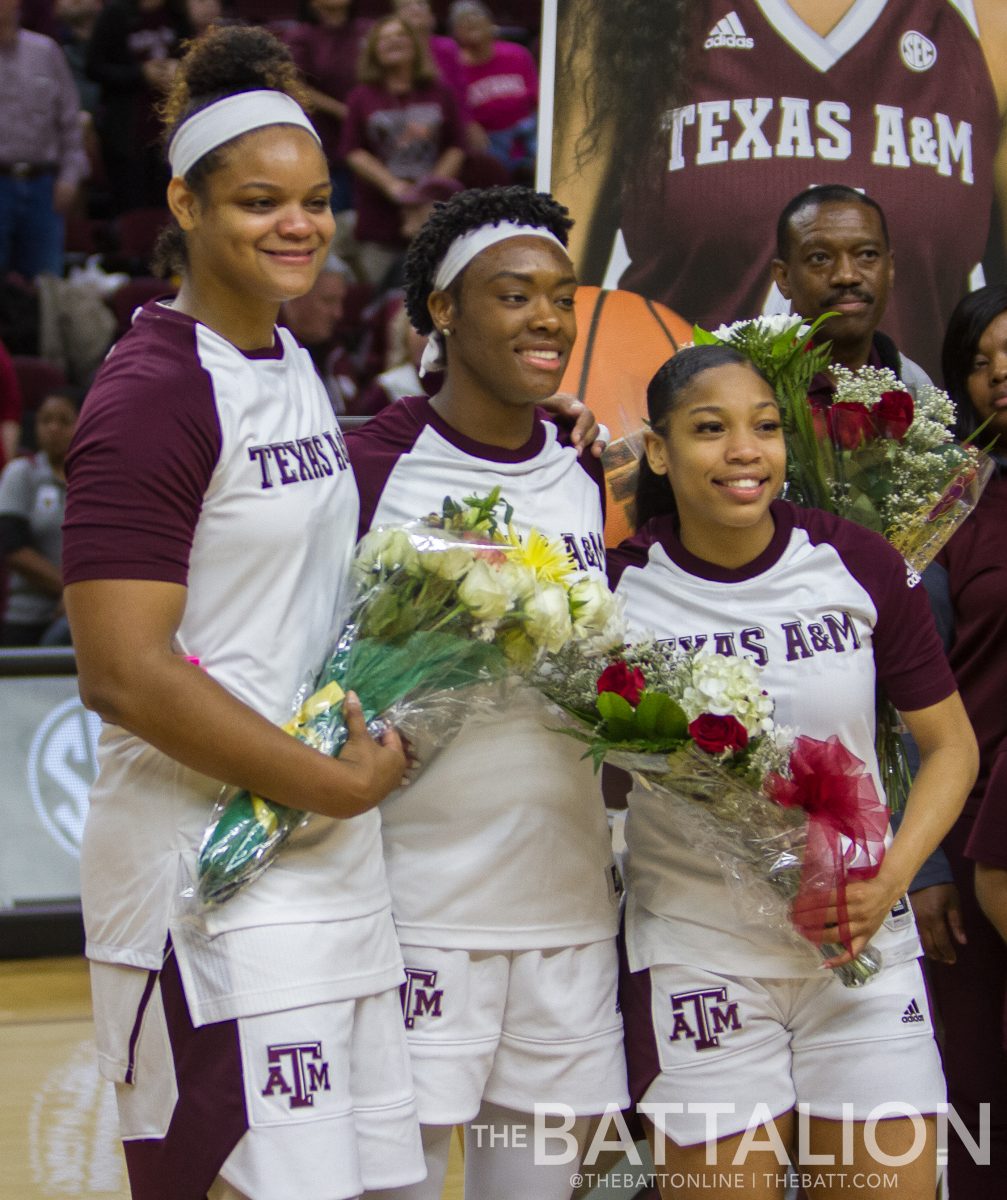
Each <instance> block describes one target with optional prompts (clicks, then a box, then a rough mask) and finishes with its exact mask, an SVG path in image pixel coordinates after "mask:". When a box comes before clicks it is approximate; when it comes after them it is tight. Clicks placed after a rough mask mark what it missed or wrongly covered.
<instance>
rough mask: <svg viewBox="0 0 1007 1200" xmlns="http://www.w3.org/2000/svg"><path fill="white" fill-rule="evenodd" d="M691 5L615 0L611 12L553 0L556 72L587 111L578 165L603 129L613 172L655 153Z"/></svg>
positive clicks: (681, 84) (678, 89) (590, 2)
mask: <svg viewBox="0 0 1007 1200" xmlns="http://www.w3.org/2000/svg"><path fill="white" fill-rule="evenodd" d="M698 7H699V6H698V5H696V4H693V3H690V0H620V2H619V5H618V13H616V12H615V11H613V6H611V5H605V4H597V3H595V2H594V0H561V4H560V14H559V46H560V47H561V53H562V58H561V60H560V61H558V62H557V64H556V75H557V79H564V80H568V81H574V80H576V81H577V83H576V86H578V87H579V88H580V91H581V98H582V100H583V102H584V107H585V111H586V113H587V122H586V124H585V125H584V127H583V129H582V130H581V132H580V135H579V136H578V138H577V141H576V147H575V153H576V160H577V163H578V165H579V166H580V167H583V166H584V165H585V164H586V163H587V162H588V161H589V160H590V159H591V158H592V157H593V156H594V155H595V154H596V153H597V152H598V148H599V142H600V140H601V137H602V134H603V131H604V130H606V129H608V128H612V129H615V130H617V131H618V136H617V137H616V138H615V139H614V152H615V155H616V163H615V164H614V166H615V169H616V170H617V172H618V175H617V177H621V173H622V170H623V169H624V168H626V167H629V168H630V169H638V167H639V163H640V162H641V161H642V160H644V159H646V158H647V157H648V156H649V155H650V154H651V153H653V152H654V151H655V147H656V144H657V143H658V142H659V141H660V140H661V135H662V134H663V133H664V131H665V129H666V125H667V113H668V111H669V110H670V109H671V108H673V107H674V106H675V105H676V104H679V103H681V101H682V98H683V96H684V95H685V92H686V87H687V81H686V74H687V66H688V63H687V59H688V55H689V50H690V47H691V46H692V44H693V41H694V38H695V35H696V34H697V33H698V32H701V31H700V30H699V28H698V25H697V20H698V17H699V16H700V14H699V13H698V11H697V10H698ZM585 47H590V48H591V53H590V55H589V58H588V59H587V68H586V69H585V58H584V48H585Z"/></svg>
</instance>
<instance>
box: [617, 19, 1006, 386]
mask: <svg viewBox="0 0 1007 1200" xmlns="http://www.w3.org/2000/svg"><path fill="white" fill-rule="evenodd" d="M700 7H701V9H702V14H703V20H702V24H701V26H700V31H701V35H700V37H699V38H698V41H697V42H696V44H695V47H694V50H693V52H692V54H691V56H690V60H689V67H688V71H689V79H690V81H691V82H690V86H689V103H688V104H685V105H682V106H681V107H679V108H676V109H674V110H672V111H671V112H669V113H667V114H666V117H665V124H666V127H667V132H666V141H665V149H666V151H667V156H666V158H664V160H663V161H664V169H663V172H662V176H661V178H660V179H659V180H655V179H654V178H653V177H651V176H648V175H647V173H645V172H642V171H641V172H637V173H636V176H637V177H635V178H630V179H628V180H627V182H626V185H625V193H624V198H623V204H622V214H623V215H622V228H623V233H624V236H625V240H626V247H627V250H628V252H629V257H630V259H631V265H630V266H629V267H628V268H627V270H626V271H625V273H624V274H623V276H622V279H621V282H620V286H621V287H624V288H630V289H632V290H633V291H638V292H642V293H643V294H644V295H646V296H649V297H651V298H652V299H657V300H661V301H663V302H664V303H666V304H668V305H669V306H670V307H671V308H673V309H674V310H675V311H677V312H680V313H681V314H682V315H683V316H685V317H686V318H687V319H689V320H694V321H698V322H699V323H700V324H703V325H705V326H706V327H707V328H712V327H714V326H716V325H717V324H719V323H720V322H721V321H731V320H735V319H738V318H741V317H748V316H754V315H755V314H757V313H760V312H764V311H769V312H773V311H785V307H784V305H785V302H784V301H782V297H780V296H779V294H778V293H776V292H775V291H774V290H773V289H772V287H771V279H770V274H769V263H770V260H771V259H772V258H773V257H774V253H775V231H776V220H777V217H778V216H779V213H780V211H781V210H782V209H783V207H784V205H785V204H786V203H787V201H788V200H789V199H790V198H791V197H792V196H795V195H796V194H797V193H798V192H800V191H802V190H803V189H804V188H806V187H810V186H812V185H814V184H822V183H844V184H848V185H849V186H851V187H856V188H860V189H862V190H864V191H865V192H867V193H868V194H870V195H871V196H873V197H874V198H875V199H877V200H878V202H879V203H880V204H881V206H882V208H883V209H884V211H885V215H886V217H887V219H888V225H889V229H890V232H891V238H892V245H893V249H894V250H895V255H896V262H895V290H894V294H893V296H892V297H891V298H890V300H889V304H888V312H887V314H886V317H885V321H884V325H883V328H884V329H885V331H886V332H887V333H889V334H890V335H891V336H892V337H893V338H894V339H895V342H896V343H897V345H898V346H899V348H900V349H901V350H903V351H904V352H905V353H907V354H909V355H910V356H911V357H912V358H914V359H916V360H917V361H919V362H921V363H922V364H923V366H924V367H926V368H927V369H928V370H929V371H930V372H931V373H932V374H936V373H937V370H938V366H939V355H940V340H941V335H942V333H943V329H944V325H945V321H946V319H947V317H948V315H949V314H950V312H951V309H952V308H953V306H954V305H955V303H956V302H957V301H958V300H959V299H960V297H961V296H962V294H963V293H964V292H965V291H967V290H968V286H969V285H968V280H969V276H970V274H971V272H972V271H973V269H974V268H975V267H976V265H977V264H978V263H979V260H980V259H981V257H982V254H983V251H984V249H985V245H986V236H987V231H988V229H989V222H990V213H991V206H992V199H993V171H992V165H993V156H994V153H995V151H996V147H997V142H998V140H999V133H1000V120H999V114H998V110H997V103H996V97H995V94H994V91H993V84H992V81H991V79H990V76H989V71H988V69H987V66H986V62H985V60H984V58H983V54H982V50H981V48H980V46H979V42H978V38H977V35H976V25H975V16H974V12H973V9H972V3H971V0H899V2H895V0H888V2H887V3H886V0H855V3H854V4H853V6H852V8H851V9H850V10H849V12H848V13H847V14H846V16H845V17H844V18H843V19H842V20H841V21H840V22H839V24H838V25H837V26H836V27H835V28H834V29H833V30H832V31H831V33H829V34H828V36H826V37H824V38H823V37H819V36H818V34H816V33H815V32H813V31H812V30H811V29H810V28H809V27H808V26H807V25H805V24H804V22H803V21H801V20H800V19H799V18H798V17H797V16H796V15H795V13H794V12H793V10H792V9H791V8H790V6H789V5H788V4H787V3H786V0H703V3H702V5H701V6H700ZM655 185H656V187H655Z"/></svg>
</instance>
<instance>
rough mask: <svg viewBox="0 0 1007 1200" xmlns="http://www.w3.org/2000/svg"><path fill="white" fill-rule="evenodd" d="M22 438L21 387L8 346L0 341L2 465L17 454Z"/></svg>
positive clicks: (0, 441)
mask: <svg viewBox="0 0 1007 1200" xmlns="http://www.w3.org/2000/svg"><path fill="white" fill-rule="evenodd" d="M20 440H21V388H20V387H19V385H18V381H17V374H16V373H15V371H14V363H13V362H12V361H11V356H10V355H9V354H8V353H7V347H6V346H5V345H4V344H3V342H0V467H3V465H4V463H6V462H10V460H11V459H12V458H13V457H14V455H15V454H17V448H18V443H19V441H20Z"/></svg>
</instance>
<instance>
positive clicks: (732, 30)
mask: <svg viewBox="0 0 1007 1200" xmlns="http://www.w3.org/2000/svg"><path fill="white" fill-rule="evenodd" d="M754 48H755V38H750V37H749V36H748V34H747V33H745V27H744V25H742V23H741V22H740V21H739V20H738V14H737V13H736V12H729V13H728V14H727V16H726V17H722V18H721V19H720V20H719V21H718V22H717V24H716V25H714V27H713V28H712V29H711V30H710V34H709V37H707V39H706V41H705V42H704V43H703V49H704V50H752V49H754Z"/></svg>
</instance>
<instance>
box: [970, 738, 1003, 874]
mask: <svg viewBox="0 0 1007 1200" xmlns="http://www.w3.org/2000/svg"><path fill="white" fill-rule="evenodd" d="M965 854H966V855H967V856H968V857H969V858H971V859H973V860H974V861H975V862H981V863H986V865H987V866H990V867H1001V868H1003V869H1004V870H1007V746H1004V747H1003V748H1002V749H1001V750H1000V752H999V753H998V754H997V756H996V758H995V759H994V760H993V768H992V770H991V771H990V777H989V781H988V782H987V784H986V790H985V791H984V792H983V798H982V801H981V802H980V804H979V811H978V813H977V814H976V819H975V824H974V825H973V826H972V832H971V834H970V835H969V840H968V843H967V845H966V847H965Z"/></svg>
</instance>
